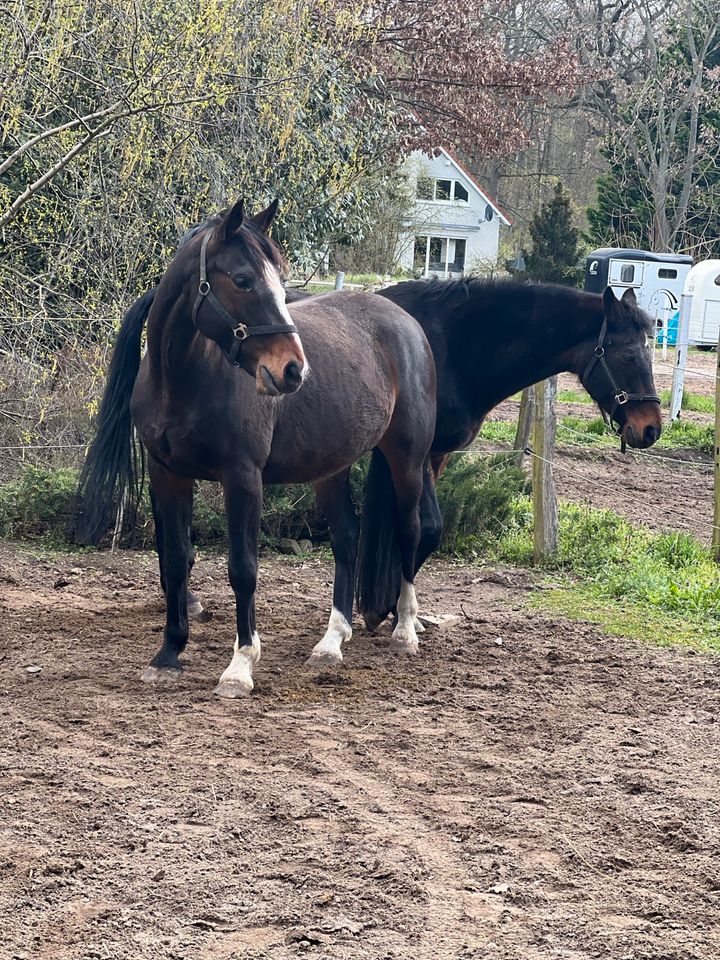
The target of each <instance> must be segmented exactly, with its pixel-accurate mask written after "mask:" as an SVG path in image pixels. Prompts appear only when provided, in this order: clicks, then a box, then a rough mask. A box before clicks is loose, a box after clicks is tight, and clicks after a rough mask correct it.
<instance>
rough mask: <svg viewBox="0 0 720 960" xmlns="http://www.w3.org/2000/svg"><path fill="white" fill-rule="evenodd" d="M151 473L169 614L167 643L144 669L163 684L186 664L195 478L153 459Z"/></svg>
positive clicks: (145, 675) (147, 679)
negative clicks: (182, 655) (177, 473)
mask: <svg viewBox="0 0 720 960" xmlns="http://www.w3.org/2000/svg"><path fill="white" fill-rule="evenodd" d="M149 473H150V483H151V485H152V491H153V497H152V504H153V512H154V514H155V518H156V525H157V535H158V554H159V559H160V569H161V574H160V579H161V583H162V585H163V587H164V590H165V598H166V615H165V633H164V638H163V644H162V646H161V648H160V650H159V651H158V652H157V653H156V654H155V656H154V657H153V659H152V660H151V662H150V665H149V666H148V667H147V668H146V669H145V671H144V672H143V674H142V679H143V680H144V681H145V682H146V683H153V684H160V683H168V682H173V681H174V680H177V678H178V677H179V676H180V672H181V670H182V664H181V662H180V660H179V655H180V653H182V651H183V650H184V649H185V645H186V644H187V641H188V634H189V627H188V618H187V578H188V570H189V558H190V537H189V534H188V531H189V526H190V518H191V516H192V493H193V484H192V481H191V480H187V479H185V478H183V477H177V476H175V475H174V474H171V473H169V472H168V471H167V470H165V469H164V468H163V467H162V466H160V464H158V463H157V462H156V461H154V460H152V459H151V460H150V462H149Z"/></svg>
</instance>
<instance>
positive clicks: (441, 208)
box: [399, 149, 511, 277]
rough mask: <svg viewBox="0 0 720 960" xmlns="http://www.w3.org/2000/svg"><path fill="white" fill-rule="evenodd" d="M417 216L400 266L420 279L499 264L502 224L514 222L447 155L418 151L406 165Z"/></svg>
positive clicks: (405, 241) (403, 243) (402, 247)
mask: <svg viewBox="0 0 720 960" xmlns="http://www.w3.org/2000/svg"><path fill="white" fill-rule="evenodd" d="M406 169H407V175H408V178H409V180H410V182H411V185H412V189H413V194H414V196H415V210H414V212H413V214H412V221H411V223H409V225H408V232H407V233H406V234H405V235H404V236H403V238H402V240H401V245H400V256H399V263H400V266H401V267H403V268H404V269H406V270H408V271H411V272H412V273H414V274H416V275H417V276H424V277H431V276H437V277H458V276H460V275H461V274H462V273H463V272H464V271H465V270H470V269H472V268H474V267H479V266H481V265H482V264H483V263H490V262H495V261H496V260H497V258H498V250H499V245H500V224H503V226H506V227H509V226H510V225H511V224H510V220H509V219H508V217H507V216H506V214H505V213H504V212H503V211H502V210H501V209H500V207H499V206H498V205H497V203H496V202H495V201H494V200H493V198H492V197H491V196H490V195H489V194H488V193H487V192H486V191H485V190H483V188H482V187H481V186H480V184H479V183H478V182H477V180H476V179H475V177H474V176H473V175H472V174H471V173H470V172H469V171H468V170H466V169H465V167H464V166H463V165H462V164H461V163H460V161H459V160H457V159H456V158H455V157H453V156H452V154H450V153H449V152H448V151H447V150H443V149H440V150H439V152H438V155H437V156H435V157H431V156H429V155H428V154H426V153H422V152H421V151H419V150H415V151H413V153H411V154H410V157H409V158H408V160H407V162H406Z"/></svg>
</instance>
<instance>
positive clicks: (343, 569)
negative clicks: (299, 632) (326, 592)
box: [307, 470, 358, 667]
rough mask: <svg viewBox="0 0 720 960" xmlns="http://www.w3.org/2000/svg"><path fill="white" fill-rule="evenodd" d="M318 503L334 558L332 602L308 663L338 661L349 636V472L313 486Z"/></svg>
mask: <svg viewBox="0 0 720 960" xmlns="http://www.w3.org/2000/svg"><path fill="white" fill-rule="evenodd" d="M315 493H316V494H317V498H318V503H319V504H320V507H321V509H322V511H323V513H324V514H325V516H326V517H327V520H328V525H329V527H330V545H331V547H332V552H333V556H334V558H335V582H334V585H333V605H332V611H331V613H330V619H329V621H328V626H327V630H326V631H325V635H324V637H323V638H322V640H320V641H319V642H318V643H316V644H315V647H314V648H313V651H312V653H311V654H310V657H309V658H308V661H307V662H308V666H311V667H323V666H336V665H337V664H340V663H342V659H343V655H342V645H343V643H345V642H347V641H348V640H350V638H351V637H352V611H353V590H354V586H355V562H356V558H357V546H358V519H357V516H356V515H355V508H354V506H353V502H352V496H351V492H350V471H349V470H344V471H343V472H342V473H339V474H336V475H335V476H334V477H330V478H329V479H328V480H323V481H321V482H320V483H318V484H316V485H315Z"/></svg>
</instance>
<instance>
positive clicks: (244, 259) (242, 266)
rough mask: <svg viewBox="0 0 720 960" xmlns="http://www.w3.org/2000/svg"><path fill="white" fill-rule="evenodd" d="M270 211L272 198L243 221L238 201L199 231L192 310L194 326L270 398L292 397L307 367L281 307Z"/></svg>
mask: <svg viewBox="0 0 720 960" xmlns="http://www.w3.org/2000/svg"><path fill="white" fill-rule="evenodd" d="M276 212H277V200H274V201H273V202H272V203H271V204H270V206H269V207H268V208H267V209H266V210H263V211H262V212H261V213H259V214H257V215H256V216H254V217H245V215H244V204H243V201H242V200H240V201H238V203H236V204H235V206H234V207H232V208H231V209H230V210H228V211H227V212H226V213H224V214H222V215H221V216H220V218H219V219H217V220H215V221H211V223H210V225H209V226H208V227H207V228H206V229H205V230H203V231H201V233H200V235H199V236H201V237H202V239H201V241H200V244H199V259H198V261H197V266H196V267H195V271H196V272H195V274H194V275H195V276H196V277H197V276H198V272H197V271H199V282H198V284H197V287H196V295H195V301H194V306H193V312H192V316H193V322H194V324H195V326H196V327H197V329H198V330H199V331H200V332H201V333H202V334H204V335H205V336H206V337H208V338H209V339H211V340H214V341H215V342H216V343H217V344H218V345H219V346H220V348H221V349H222V351H223V353H224V354H225V356H226V357H227V358H228V360H230V362H231V363H234V364H235V365H236V366H239V367H242V369H243V370H246V371H247V372H248V373H250V374H251V375H252V376H254V377H255V381H256V386H257V391H258V393H263V394H268V395H270V396H278V395H279V394H281V393H293V392H294V391H295V390H297V389H298V388H299V387H300V385H301V384H302V382H303V379H304V378H305V376H306V374H307V370H308V365H307V360H306V359H305V354H304V352H303V348H302V344H301V342H300V338H299V336H298V334H297V330H296V329H295V326H294V324H293V322H292V318H291V317H290V314H289V312H288V309H287V306H286V305H285V290H284V287H283V283H282V277H283V274H284V272H285V269H286V264H285V260H284V259H283V256H282V254H281V253H280V249H279V248H278V247H277V246H276V244H275V243H273V241H272V240H271V239H270V236H269V229H270V224H271V223H272V220H273V218H274V216H275V213H276ZM194 247H195V244H193V248H194Z"/></svg>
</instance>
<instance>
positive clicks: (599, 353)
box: [580, 316, 661, 453]
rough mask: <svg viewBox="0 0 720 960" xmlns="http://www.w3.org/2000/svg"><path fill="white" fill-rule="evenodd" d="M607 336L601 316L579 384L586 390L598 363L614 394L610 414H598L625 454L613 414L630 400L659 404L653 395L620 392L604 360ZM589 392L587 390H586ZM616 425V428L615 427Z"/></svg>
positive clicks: (618, 427) (601, 410) (655, 395)
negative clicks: (596, 334) (591, 350)
mask: <svg viewBox="0 0 720 960" xmlns="http://www.w3.org/2000/svg"><path fill="white" fill-rule="evenodd" d="M606 334H607V317H605V316H603V322H602V326H601V327H600V336H599V337H598V342H597V344H596V346H595V349H594V350H593V354H592V356H591V357H590V360H589V361H588V365H587V366H586V367H585V372H584V373H583V375H582V377H580V383H582V385H583V386H584V387H585V389H586V390H588V385H587V380H588V377H589V376H590V374H591V373H592V371H593V369H594V367H595V364H596V363H599V364H600V366H601V367H602V368H603V370H604V371H605V376H606V377H607V378H608V380H609V381H610V386H611V387H612V388H613V392H614V400H615V402H614V404H613V407H612V410H611V411H610V413H609V414H608V413H606V412H605V410H604V409H603V408H602V407H600V413H601V414H602V418H603V420H604V421H605V423H606V424H607V426H608V427H610V429H611V430H612V432H613V433H614V434H615V435H616V436H618V437H620V438H621V445H620V449H621V450H622V452H623V453H624V452H625V440H624V438H623V437H622V431H623V425H622V424H621V423H620V422H619V421H618V420H616V419H615V414H616V412H617V409H618V407H624V406H625V404H626V403H629V402H630V400H637V401H638V402H639V403H642V402H643V401H644V400H652V402H653V403H657V404H658V405H659V404H660V402H661V401H660V397H658V396H657V394H654V393H628V392H627V390H621V389H620V387H619V386H618V385H617V383H616V381H615V377H614V376H613V375H612V370H611V369H610V367H609V366H608V362H607V360H606V359H605V335H606ZM588 392H589V390H588ZM616 424H617V426H616Z"/></svg>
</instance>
